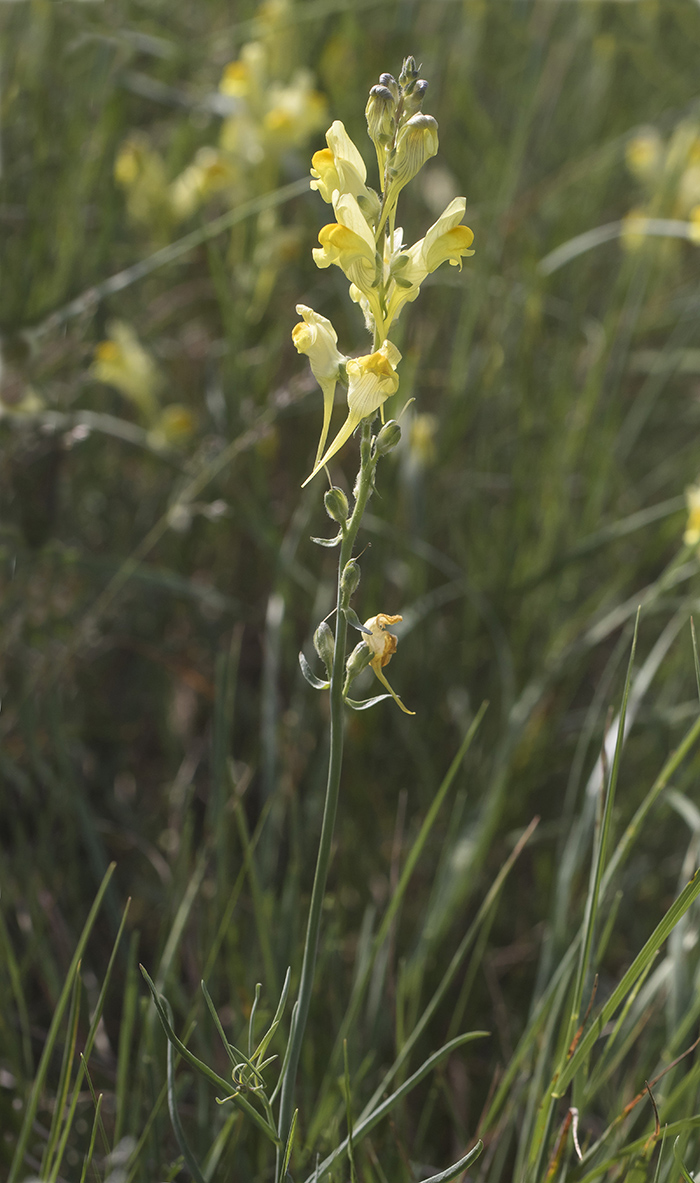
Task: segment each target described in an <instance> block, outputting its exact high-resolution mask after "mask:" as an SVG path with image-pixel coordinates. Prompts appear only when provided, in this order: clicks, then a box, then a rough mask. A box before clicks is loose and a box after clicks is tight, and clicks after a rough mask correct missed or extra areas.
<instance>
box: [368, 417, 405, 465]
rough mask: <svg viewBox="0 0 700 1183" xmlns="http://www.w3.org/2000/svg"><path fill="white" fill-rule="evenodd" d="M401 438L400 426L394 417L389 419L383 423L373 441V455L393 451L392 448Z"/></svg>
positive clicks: (384, 454) (383, 454) (382, 454)
mask: <svg viewBox="0 0 700 1183" xmlns="http://www.w3.org/2000/svg"><path fill="white" fill-rule="evenodd" d="M400 439H401V427H400V424H399V423H397V421H396V419H389V421H388V422H387V423H385V424H384V426H383V427H382V429H381V431H380V432H379V435H378V436H377V438H376V440H375V441H374V454H375V456H386V455H387V453H389V452H393V450H394V448H395V447H396V445H397V444H398V442H399V440H400Z"/></svg>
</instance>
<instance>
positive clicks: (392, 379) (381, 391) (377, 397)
mask: <svg viewBox="0 0 700 1183" xmlns="http://www.w3.org/2000/svg"><path fill="white" fill-rule="evenodd" d="M400 361H401V354H400V353H399V351H398V349H397V348H396V346H395V345H394V344H393V343H392V342H391V341H385V342H384V344H383V345H382V346H381V348H380V349H377V350H376V352H375V353H368V354H366V355H365V356H364V357H351V358H349V359H348V361H347V363H346V367H345V368H346V372H347V376H348V417H347V419H346V420H345V423H344V424H343V426H342V427H341V429H340V431H339V432H338V434H337V436H336V437H335V439H334V440H333V443H332V444H331V445H330V447H329V448H328V451H327V452H326V454H325V456H322V457H321V459H320V460H319V461H317V463H316V465H315V467H314V470H313V472H312V473H311V475H310V476H308V477H307V478H306V480H305V481H304V485H308V483H309V481H310V480H311V479H312V478H313V477H315V476H316V473H317V472H319V470H320V469H321V468H323V466H324V464H327V463H328V461H329V460H330V459H331V457H332V456H335V454H336V452H337V451H338V450H339V449H340V448H342V446H343V444H344V443H345V442H346V441H347V440H349V439H350V436H351V435H352V433H353V431H354V430H355V428H356V427H357V426H358V424H359V423H361V422H362V420H363V419H366V418H367V417H368V416H369V415H373V414H374V413H375V411H378V410H379V408H380V407H381V406H382V405H383V403H385V402H386V400H387V399H388V398H390V397H391V395H392V394H395V393H396V391H397V390H398V387H399V376H398V374H397V373H396V367H397V365H398V364H399V362H400ZM302 488H303V486H302Z"/></svg>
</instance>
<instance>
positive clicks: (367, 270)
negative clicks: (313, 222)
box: [311, 190, 386, 337]
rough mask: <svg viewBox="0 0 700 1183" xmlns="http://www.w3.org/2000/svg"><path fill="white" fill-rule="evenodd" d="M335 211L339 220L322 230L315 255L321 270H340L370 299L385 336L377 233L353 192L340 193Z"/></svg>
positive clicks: (337, 194)
mask: <svg viewBox="0 0 700 1183" xmlns="http://www.w3.org/2000/svg"><path fill="white" fill-rule="evenodd" d="M333 208H334V210H335V216H336V218H337V219H338V220H337V222H330V223H329V224H328V225H327V226H322V227H321V230H320V231H319V235H318V241H319V242H320V243H321V246H320V247H316V248H315V250H313V251H312V252H311V253H312V254H313V257H314V262H315V264H316V266H317V267H320V268H324V267H330V266H331V265H335V266H336V267H340V269H341V271H343V272H344V273H345V275H346V276H347V278H348V279H349V280H350V283H351V284H354V285H355V287H356V288H357V289H358V290H359V291H360V292H361V293H362V295H363V296H364V297H365V299H366V300H367V302H368V305H369V308H370V311H371V313H372V316H373V317H374V320H375V323H376V325H377V329H378V331H379V334H380V336H381V337H385V336H386V332H385V331H384V314H383V311H382V306H381V303H380V300H379V295H378V291H377V285H376V281H377V273H378V267H379V266H380V261H378V259H377V249H376V246H375V241H374V234H373V233H372V231H371V230H370V228H369V226H368V224H367V221H366V219H365V217H364V215H363V213H362V211H361V209H360V207H359V205H358V204H357V198H355V197H353V195H352V194H351V193H345V194H340V193H339V192H338V191H337V190H336V191H335V193H334V194H333Z"/></svg>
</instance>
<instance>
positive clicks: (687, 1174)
mask: <svg viewBox="0 0 700 1183" xmlns="http://www.w3.org/2000/svg"><path fill="white" fill-rule="evenodd" d="M680 1140H681V1136H680V1134H679V1135H678V1137H677V1138H676V1139H675V1141H674V1143H673V1157H674V1158H675V1160H676V1166H677V1167H678V1170H679V1171H680V1173H681V1175H682V1176H683V1178H684V1179H685V1183H695V1180H694V1179H693V1176H692V1175H691V1174H690V1172H689V1171H688V1169H687V1167H686V1166H685V1163H684V1162H683V1159H682V1158H681V1152H680V1150H679V1149H678V1143H679V1142H680Z"/></svg>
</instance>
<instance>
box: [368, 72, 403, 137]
mask: <svg viewBox="0 0 700 1183" xmlns="http://www.w3.org/2000/svg"><path fill="white" fill-rule="evenodd" d="M395 111H396V104H395V102H394V96H393V94H392V93H391V91H390V90H389V89H388V87H386V86H373V87H372V89H371V90H370V92H369V98H368V100H367V106H366V107H365V117H366V119H367V131H368V134H369V138H370V140H372V142H373V143H376V142H377V141H378V140H379V141H380V142H381V143H389V142H390V141H391V139H392V138H393V135H394V114H395Z"/></svg>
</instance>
